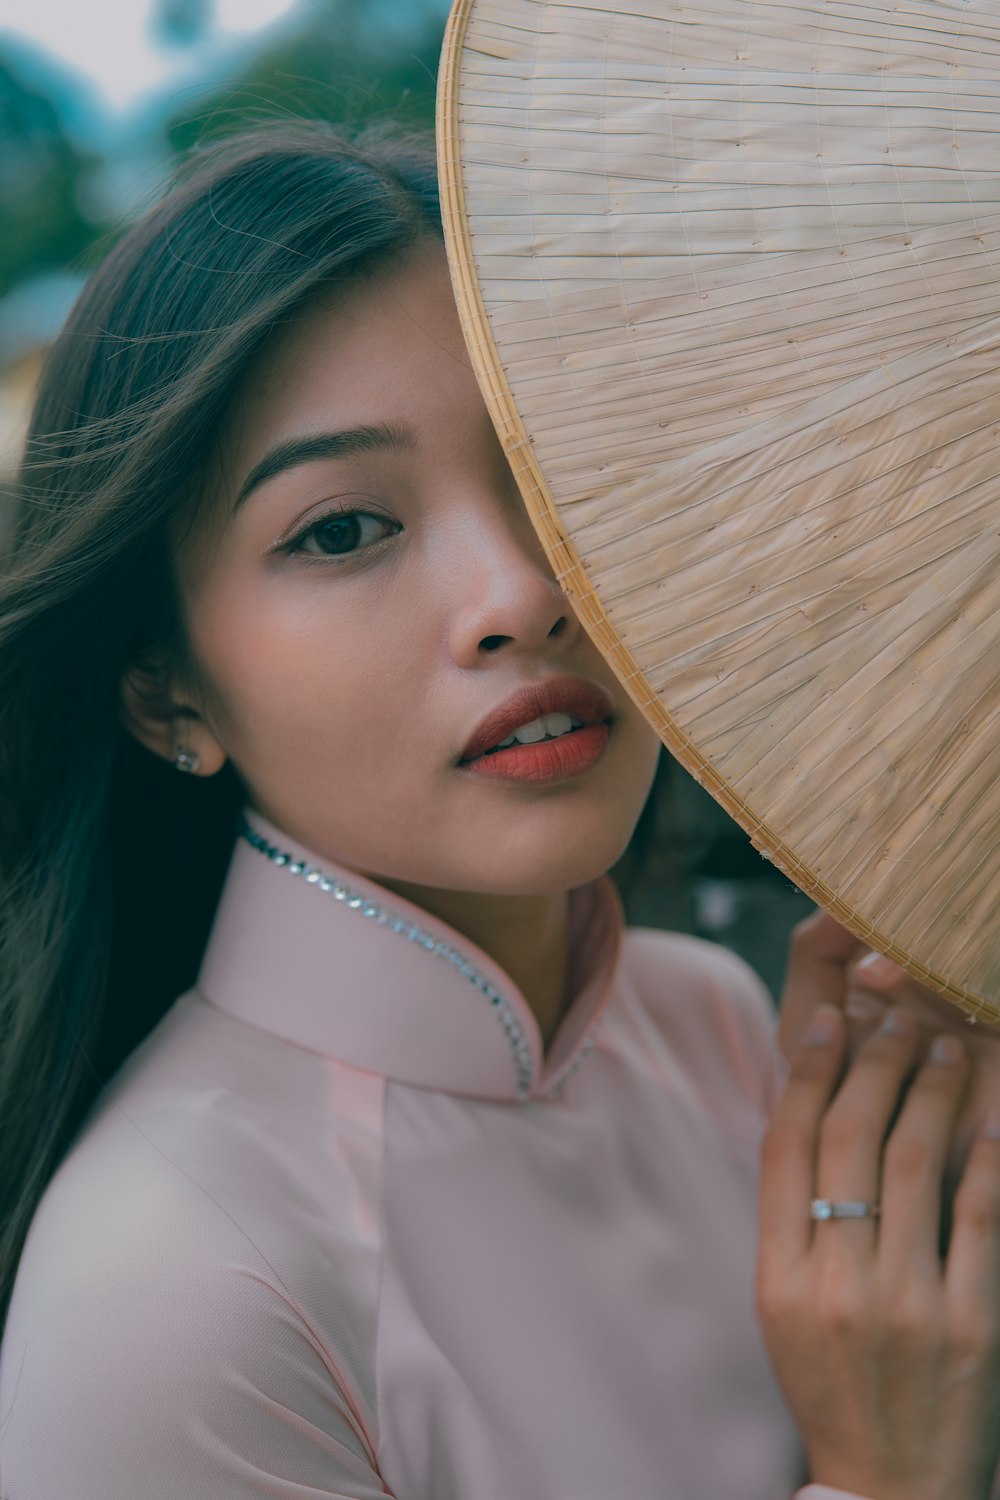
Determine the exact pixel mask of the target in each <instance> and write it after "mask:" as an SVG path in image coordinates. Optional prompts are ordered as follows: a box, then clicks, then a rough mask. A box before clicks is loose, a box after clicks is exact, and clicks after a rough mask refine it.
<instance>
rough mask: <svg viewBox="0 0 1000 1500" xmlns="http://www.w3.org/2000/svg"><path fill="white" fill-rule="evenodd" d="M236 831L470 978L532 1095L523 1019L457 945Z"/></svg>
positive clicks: (583, 1051)
mask: <svg viewBox="0 0 1000 1500" xmlns="http://www.w3.org/2000/svg"><path fill="white" fill-rule="evenodd" d="M239 833H240V836H241V837H242V838H244V839H246V841H247V843H248V844H249V845H250V846H251V847H252V848H254V849H256V850H258V851H259V853H261V854H264V855H266V857H267V858H268V859H269V860H270V861H271V862H272V864H275V865H278V866H279V867H280V868H282V869H285V870H287V871H288V872H289V874H290V875H301V876H302V878H303V879H304V880H305V882H306V884H307V885H314V886H316V888H317V889H318V890H321V891H323V892H325V893H326V894H328V895H329V896H331V897H332V898H333V900H334V901H340V902H342V903H343V904H344V906H346V907H347V908H348V909H349V910H350V911H356V912H358V913H359V915H360V916H362V917H367V918H369V920H371V921H374V922H375V923H377V925H378V926H379V927H387V928H388V929H389V931H390V932H394V933H397V934H398V935H399V936H400V937H401V938H405V939H406V941H407V942H410V943H416V944H417V946H418V947H420V948H423V949H425V950H426V951H427V952H428V953H430V954H432V955H433V956H434V957H435V958H439V959H443V960H444V962H445V963H448V964H451V966H452V968H454V969H456V970H457V971H458V973H459V974H461V976H462V978H463V979H466V980H468V982H469V984H471V985H472V986H473V988H474V989H476V990H478V991H479V993H480V994H481V995H482V996H483V998H484V999H485V1000H487V1001H488V1002H489V1004H490V1005H491V1006H492V1008H493V1011H494V1014H495V1015H496V1018H497V1021H498V1022H499V1024H500V1025H501V1026H502V1027H503V1029H504V1032H505V1033H506V1036H507V1042H508V1045H509V1046H510V1050H511V1056H512V1058H513V1062H514V1067H515V1069H516V1071H517V1089H516V1092H515V1095H514V1097H515V1099H517V1101H518V1103H521V1104H524V1103H527V1101H528V1100H529V1098H530V1089H531V1071H532V1070H531V1048H530V1046H529V1044H528V1039H527V1037H526V1036H525V1034H524V1030H523V1028H522V1026H521V1023H520V1022H519V1021H518V1019H517V1017H516V1015H515V1014H514V1012H513V1010H512V1009H511V1007H510V1005H509V1004H508V1002H507V1001H506V1000H505V999H504V997H503V995H501V993H500V992H499V990H498V989H497V988H496V987H495V985H493V984H491V983H490V981H489V980H488V979H487V978H486V977H485V975H483V974H481V973H480V972H479V970H478V969H476V967H475V966H474V965H473V964H470V963H469V962H468V960H467V959H466V958H465V957H464V956H463V955H462V954H461V953H460V952H459V951H458V949H457V948H453V947H452V946H451V945H450V944H449V943H445V942H442V941H441V940H440V939H439V938H435V937H434V935H433V934H432V933H430V932H427V931H426V930H425V929H424V928H423V927H420V926H418V924H417V923H416V922H411V921H409V920H408V918H406V917H402V916H399V915H398V914H397V913H396V912H394V911H392V910H391V908H389V907H385V906H381V905H379V904H378V903H376V902H374V901H371V900H370V899H369V898H368V897H367V896H365V895H362V894H361V893H360V892H358V891H355V890H352V889H351V887H350V886H348V885H345V884H344V882H343V881H341V880H335V879H333V877H332V876H329V875H326V874H325V873H324V872H323V871H322V870H321V869H319V868H318V867H317V866H315V865H309V864H306V863H305V862H304V861H303V860H300V859H296V857H295V856H294V855H293V854H289V853H288V852H287V851H283V850H281V849H279V848H277V847H276V846H275V845H274V844H271V843H269V842H268V840H267V839H265V838H263V837H262V836H261V835H260V834H259V833H257V832H256V830H255V829H253V828H251V827H250V824H249V823H248V822H247V821H246V819H245V818H244V819H241V820H240V827H239ZM601 1020H603V1013H602V1015H601V1016H600V1017H598V1020H597V1022H596V1023H595V1025H594V1026H593V1028H592V1029H591V1031H590V1033H589V1034H588V1035H587V1036H586V1037H585V1038H584V1040H583V1041H582V1042H581V1044H580V1047H579V1049H578V1051H577V1054H576V1056H575V1058H574V1059H573V1061H572V1063H571V1064H570V1065H569V1067H567V1068H566V1069H565V1070H564V1071H563V1073H562V1075H561V1077H559V1078H558V1079H557V1080H556V1081H555V1082H554V1083H553V1084H552V1085H551V1086H550V1087H549V1088H548V1089H546V1090H545V1092H544V1093H543V1094H542V1096H541V1097H542V1098H543V1099H551V1098H552V1097H553V1095H554V1094H555V1092H556V1090H557V1089H561V1088H562V1086H563V1084H564V1083H565V1082H566V1080H567V1079H568V1078H569V1077H570V1076H571V1075H572V1074H573V1073H575V1072H576V1070H577V1068H578V1067H579V1066H580V1064H581V1063H582V1062H583V1059H584V1058H585V1057H586V1055H587V1053H588V1052H589V1051H590V1049H591V1048H592V1047H593V1045H594V1043H595V1041H596V1039H597V1037H596V1033H597V1029H598V1027H599V1025H600V1023H601Z"/></svg>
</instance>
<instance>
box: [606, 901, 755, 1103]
mask: <svg viewBox="0 0 1000 1500" xmlns="http://www.w3.org/2000/svg"><path fill="white" fill-rule="evenodd" d="M622 965H623V971H624V973H625V975H626V977H627V979H628V982H629V983H630V985H631V987H632V989H633V991H634V993H635V995H636V997H637V999H638V1001H639V1003H640V1005H641V1006H642V1009H643V1011H644V1012H645V1013H646V1014H647V1015H648V1016H649V1017H650V1018H651V1019H652V1020H653V1021H654V1022H655V1024H656V1025H657V1027H658V1029H659V1030H660V1031H661V1033H662V1035H663V1036H664V1038H665V1039H666V1040H667V1042H668V1044H669V1045H670V1047H671V1050H672V1051H673V1052H674V1053H675V1055H678V1056H679V1057H680V1060H681V1061H683V1062H684V1064H685V1065H686V1067H687V1068H688V1069H689V1070H691V1071H692V1072H694V1073H696V1074H700V1075H701V1076H703V1077H704V1078H705V1081H706V1084H707V1085H708V1086H709V1087H719V1086H726V1085H727V1084H735V1085H736V1086H737V1088H738V1089H739V1091H740V1093H742V1094H744V1095H747V1094H749V1096H750V1097H751V1099H752V1100H753V1102H754V1103H755V1104H757V1105H758V1106H759V1107H760V1108H762V1109H763V1110H764V1111H765V1112H767V1111H769V1110H770V1108H771V1106H772V1104H773V1100H774V1096H775V1092H776V1089H777V1086H778V1065H777V1053H776V1047H775V1030H776V1009H775V1004H774V1001H773V1000H772V998H771V995H770V992H769V991H768V989H767V987H766V986H765V984H764V982H763V980H762V979H761V978H760V976H759V975H758V974H757V973H756V971H755V970H754V969H752V968H751V967H750V965H749V964H748V963H747V962H746V960H745V959H743V958H741V957H740V956H739V955H738V954H737V953H733V952H732V951H731V950H730V949H728V948H723V947H722V946H721V945H720V944H719V943H713V942H709V941H708V940H707V939H705V938H699V937H694V936H693V935H691V934H689V933H681V932H665V931H660V930H657V929H653V928H643V927H630V928H628V929H627V930H626V933H625V938H624V943H623V953H622Z"/></svg>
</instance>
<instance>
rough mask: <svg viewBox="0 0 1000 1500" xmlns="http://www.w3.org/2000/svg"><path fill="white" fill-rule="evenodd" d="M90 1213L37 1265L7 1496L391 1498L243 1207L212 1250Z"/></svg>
mask: <svg viewBox="0 0 1000 1500" xmlns="http://www.w3.org/2000/svg"><path fill="white" fill-rule="evenodd" d="M132 1187H133V1190H135V1185H134V1184H132ZM150 1217H155V1216H154V1215H151V1216H150ZM84 1222H85V1221H84V1220H82V1219H80V1218H79V1217H78V1218H77V1219H76V1220H75V1222H74V1224H73V1228H74V1238H70V1237H68V1236H66V1237H59V1238H58V1239H57V1238H56V1237H55V1236H54V1237H53V1239H52V1240H46V1242H45V1243H44V1244H43V1243H42V1241H41V1238H40V1237H37V1236H36V1242H35V1250H36V1253H35V1254H34V1255H33V1256H32V1257H30V1259H29V1262H28V1264H27V1265H26V1267H25V1277H24V1281H23V1284H22V1288H21V1297H20V1303H19V1314H20V1315H19V1316H18V1318H17V1321H16V1323H15V1325H14V1326H13V1327H11V1328H10V1329H9V1330H8V1333H7V1338H8V1339H10V1340H11V1343H10V1346H9V1347H7V1348H5V1354H6V1355H7V1356H8V1357H9V1358H10V1360H11V1367H12V1371H13V1375H14V1379H13V1380H12V1397H11V1399H10V1401H9V1402H8V1406H9V1409H8V1410H5V1411H4V1412H3V1413H2V1416H3V1420H4V1426H3V1432H2V1436H3V1444H2V1453H3V1457H2V1462H0V1494H2V1495H3V1496H5V1497H6V1496H7V1495H10V1496H11V1497H12V1500H13V1497H15V1496H16V1497H21V1496H24V1497H25V1500H29V1497H30V1500H67V1496H70V1495H72V1496H73V1497H74V1500H135V1497H136V1496H137V1495H141V1496H142V1497H143V1500H178V1497H180V1496H190V1497H192V1500H193V1497H195V1496H197V1497H198V1500H265V1497H266V1500H292V1497H294V1500H385V1496H386V1495H387V1494H389V1491H388V1490H387V1489H386V1488H385V1486H384V1485H383V1483H382V1481H381V1479H380V1478H379V1476H378V1473H377V1472H376V1468H375V1465H374V1463H373V1459H372V1455H371V1452H370V1448H369V1445H368V1443H367V1442H366V1440H365V1434H364V1432H363V1431H362V1430H361V1428H360V1427H359V1423H358V1421H357V1419H356V1416H355V1414H354V1413H353V1412H352V1411H351V1408H350V1403H349V1402H348V1400H347V1399H346V1398H345V1397H344V1395H343V1393H342V1390H341V1388H340V1386H339V1384H338V1382H337V1380H336V1378H335V1371H333V1370H332V1369H331V1365H330V1360H329V1358H328V1357H327V1354H326V1351H325V1350H324V1348H323V1345H322V1342H321V1340H320V1339H319V1337H318V1336H317V1334H316V1331H315V1330H314V1329H313V1328H311V1327H310V1326H309V1324H308V1322H307V1321H306V1320H305V1319H304V1318H303V1317H302V1315H301V1313H300V1312H299V1310H298V1309H297V1308H296V1306H295V1305H294V1303H293V1301H292V1299H291V1298H290V1297H289V1295H288V1293H287V1292H286V1290H285V1288H284V1286H283V1285H282V1284H281V1282H280V1280H279V1279H278V1278H277V1276H276V1275H275V1273H274V1272H273V1271H272V1269H271V1267H270V1266H269V1265H268V1264H267V1263H266V1261H264V1260H263V1258H262V1257H260V1256H256V1255H254V1253H253V1250H252V1248H250V1247H249V1246H248V1245H247V1242H246V1239H245V1237H244V1236H242V1235H241V1234H240V1233H239V1232H238V1231H237V1230H236V1229H235V1227H234V1226H232V1225H230V1224H229V1222H228V1220H227V1219H226V1217H225V1216H223V1215H219V1217H218V1221H217V1222H216V1221H212V1220H209V1221H208V1223H207V1226H206V1229H207V1232H206V1234H205V1235H204V1236H201V1237H200V1241H201V1242H200V1244H197V1245H195V1244H192V1243H190V1242H189V1239H188V1236H187V1234H186V1232H185V1231H186V1229H187V1228H189V1226H188V1225H185V1224H183V1223H180V1224H177V1225H171V1224H169V1223H166V1224H164V1223H155V1224H154V1225H153V1226H151V1228H152V1232H150V1233H148V1234H144V1233H142V1232H141V1228H140V1226H139V1225H135V1224H133V1225H132V1226H131V1227H132V1230H133V1232H132V1233H129V1226H127V1225H123V1224H122V1223H120V1222H119V1223H115V1222H111V1223H109V1224H108V1225H107V1229H106V1232H102V1230H101V1227H100V1226H99V1225H96V1224H95V1226H94V1231H93V1234H92V1236H88V1235H87V1234H86V1233H83V1232H81V1224H82V1223H84ZM59 1227H60V1228H61V1227H62V1226H59ZM196 1252H200V1253H196ZM5 1343H6V1340H5Z"/></svg>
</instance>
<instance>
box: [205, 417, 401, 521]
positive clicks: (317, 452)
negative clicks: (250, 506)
mask: <svg viewBox="0 0 1000 1500" xmlns="http://www.w3.org/2000/svg"><path fill="white" fill-rule="evenodd" d="M415 446H416V440H415V438H414V436H413V433H412V432H410V431H409V429H408V428H406V427H395V426H393V425H392V423H386V424H384V425H379V426H376V427H349V428H347V429H346V430H345V431H344V432H315V433H310V434H309V435H308V436H307V437H300V438H290V439H289V440H288V442H286V443H279V444H278V446H277V447H276V448H272V449H271V451H270V452H269V453H265V454H264V457H263V458H262V459H261V460H260V462H259V463H256V464H254V466H253V468H252V469H251V470H250V473H249V474H248V475H247V477H246V479H244V481H243V483H242V485H241V486H240V492H239V494H238V495H237V496H236V500H235V501H234V503H233V513H234V514H235V513H236V511H238V510H239V508H240V506H241V505H242V504H243V502H244V500H246V499H247V498H248V496H249V495H250V494H251V493H252V492H253V491H254V490H255V489H257V487H258V485H262V484H265V483H266V482H267V480H269V479H273V478H274V476H275V475H276V474H281V473H283V472H284V470H285V469H294V468H297V467H298V465H299V464H308V463H316V462H318V461H319V460H320V459H324V458H352V457H354V456H355V455H356V454H358V453H398V452H399V451H400V450H401V449H404V448H413V447H415Z"/></svg>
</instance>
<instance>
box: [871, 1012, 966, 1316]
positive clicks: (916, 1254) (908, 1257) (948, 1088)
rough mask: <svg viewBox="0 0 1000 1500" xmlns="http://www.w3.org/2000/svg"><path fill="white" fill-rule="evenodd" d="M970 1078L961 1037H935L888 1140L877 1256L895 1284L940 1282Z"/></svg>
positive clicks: (931, 1283)
mask: <svg viewBox="0 0 1000 1500" xmlns="http://www.w3.org/2000/svg"><path fill="white" fill-rule="evenodd" d="M968 1079H969V1058H968V1053H967V1051H966V1049H965V1047H964V1046H963V1044H962V1042H961V1040H960V1038H958V1037H955V1036H939V1037H935V1039H934V1041H933V1042H932V1043H931V1046H930V1050H929V1051H928V1054H927V1059H926V1062H925V1064H924V1066H923V1067H922V1068H921V1069H920V1071H919V1073H917V1075H916V1077H915V1078H914V1080H913V1082H912V1084H911V1085H910V1088H909V1089H908V1091H907V1094H906V1098H905V1100H904V1102H903V1107H902V1109H901V1110H900V1113H899V1118H898V1119H897V1121H896V1123H895V1125H894V1126H893V1128H892V1131H891V1132H890V1135H889V1139H888V1141H887V1143H886V1147H885V1153H884V1157H883V1163H882V1191H881V1202H882V1217H881V1220H880V1222H879V1231H878V1251H879V1261H880V1262H881V1264H882V1265H883V1266H884V1267H885V1268H886V1270H887V1272H888V1275H889V1279H890V1281H891V1282H892V1283H893V1284H894V1285H898V1284H899V1283H900V1282H901V1281H903V1280H905V1281H907V1282H908V1283H910V1284H915V1283H920V1284H925V1285H927V1286H928V1287H929V1286H931V1285H933V1286H935V1287H938V1286H939V1285H940V1281H941V1274H942V1271H941V1262H940V1254H939V1245H940V1240H941V1193H942V1180H943V1177H944V1169H945V1163H946V1161H947V1158H948V1149H949V1147H950V1145H951V1139H952V1134H953V1132H954V1129H955V1122H956V1120H957V1119H958V1116H959V1112H960V1110H961V1107H962V1100H963V1098H964V1097H965V1090H966V1085H967V1083H968Z"/></svg>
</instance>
